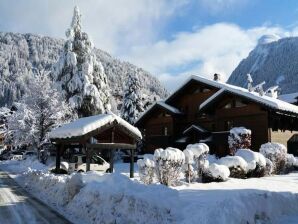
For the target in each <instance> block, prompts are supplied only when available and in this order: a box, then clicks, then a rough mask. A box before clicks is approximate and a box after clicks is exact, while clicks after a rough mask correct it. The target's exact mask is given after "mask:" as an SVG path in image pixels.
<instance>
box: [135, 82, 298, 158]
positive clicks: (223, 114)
mask: <svg viewBox="0 0 298 224" xmlns="http://www.w3.org/2000/svg"><path fill="white" fill-rule="evenodd" d="M215 78H218V77H215ZM136 126H137V127H138V128H139V129H140V130H141V131H142V134H143V137H144V153H152V152H153V151H154V150H155V149H156V148H165V147H168V146H172V147H177V148H180V149H184V148H185V147H186V145H187V144H191V143H197V142H204V143H206V144H208V145H209V147H210V149H211V153H215V154H217V155H218V156H223V155H226V154H228V153H229V150H228V134H229V130H230V129H231V128H232V127H246V128H248V129H250V130H251V131H252V147H251V148H252V150H255V151H258V150H259V148H260V145H261V144H263V143H266V142H270V141H272V142H280V143H283V144H287V141H288V139H290V138H291V136H292V135H293V134H295V133H294V132H295V131H298V107H297V106H295V105H292V104H289V103H287V102H284V101H281V100H278V99H276V98H273V97H270V96H267V95H263V96H260V94H259V93H256V92H249V91H248V90H247V89H244V88H240V87H237V86H233V85H229V84H226V83H223V82H220V81H215V80H209V79H206V78H203V77H200V76H192V77H190V78H189V79H188V80H187V81H186V82H185V83H184V84H183V85H182V86H181V87H180V88H178V90H176V91H175V92H174V93H173V94H172V95H170V96H169V97H168V98H167V99H166V100H165V101H163V102H157V103H155V104H154V105H153V106H152V107H151V108H150V109H148V110H147V111H146V112H145V113H144V114H143V115H142V116H141V117H140V118H139V119H138V120H137V122H136ZM297 151H298V150H297Z"/></svg>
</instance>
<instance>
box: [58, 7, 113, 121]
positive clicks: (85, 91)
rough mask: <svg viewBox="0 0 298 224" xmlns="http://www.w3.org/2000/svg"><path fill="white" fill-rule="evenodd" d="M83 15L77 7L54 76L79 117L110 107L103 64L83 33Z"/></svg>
mask: <svg viewBox="0 0 298 224" xmlns="http://www.w3.org/2000/svg"><path fill="white" fill-rule="evenodd" d="M81 27H82V26H81V14H80V12H79V9H78V7H75V8H74V15H73V18H72V22H71V26H70V28H69V29H68V30H67V31H66V37H67V41H66V43H65V45H64V51H63V52H62V54H61V56H60V59H59V61H58V63H57V64H56V65H55V66H54V69H53V72H52V77H53V79H54V80H55V81H56V82H57V83H58V86H59V88H60V89H61V90H62V91H63V93H64V95H65V97H66V99H67V100H68V102H69V103H70V105H71V107H72V108H74V109H75V110H76V111H77V112H78V115H79V117H84V116H90V115H95V114H99V113H105V112H107V111H109V110H110V108H111V106H110V102H109V97H110V95H109V92H110V91H109V87H108V81H107V77H106V75H105V73H104V69H103V66H102V64H101V63H100V62H99V61H98V60H97V58H96V55H95V54H94V52H93V44H92V42H91V41H90V39H89V37H88V34H87V33H85V32H82V29H81Z"/></svg>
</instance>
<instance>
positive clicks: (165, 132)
mask: <svg viewBox="0 0 298 224" xmlns="http://www.w3.org/2000/svg"><path fill="white" fill-rule="evenodd" d="M163 134H164V136H167V135H168V127H164V128H163Z"/></svg>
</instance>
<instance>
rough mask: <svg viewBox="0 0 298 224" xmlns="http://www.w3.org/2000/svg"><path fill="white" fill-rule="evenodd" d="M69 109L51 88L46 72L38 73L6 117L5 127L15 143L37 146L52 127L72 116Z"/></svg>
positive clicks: (44, 139) (58, 94) (16, 144)
mask: <svg viewBox="0 0 298 224" xmlns="http://www.w3.org/2000/svg"><path fill="white" fill-rule="evenodd" d="M72 116H73V115H72V109H71V108H70V106H69V105H68V104H67V103H65V100H64V98H63V97H62V95H61V94H60V93H59V92H58V91H57V89H55V88H54V87H53V84H52V82H51V80H50V79H49V78H48V75H45V74H38V75H36V76H35V79H32V80H31V85H28V89H27V91H26V94H25V95H24V96H23V97H22V99H21V101H20V103H18V104H17V108H16V111H15V112H14V113H13V114H12V115H11V116H10V117H9V118H8V121H7V129H8V132H9V135H8V136H10V137H12V143H13V145H15V146H21V145H32V146H34V147H37V148H39V147H40V146H41V144H42V143H43V142H44V141H46V140H47V133H48V132H49V131H50V130H51V129H52V128H54V127H56V126H58V125H60V124H63V123H65V122H67V121H69V120H70V119H72Z"/></svg>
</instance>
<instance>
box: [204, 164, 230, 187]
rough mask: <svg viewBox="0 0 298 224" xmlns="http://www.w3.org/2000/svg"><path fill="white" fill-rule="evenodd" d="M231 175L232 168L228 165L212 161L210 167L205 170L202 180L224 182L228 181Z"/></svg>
mask: <svg viewBox="0 0 298 224" xmlns="http://www.w3.org/2000/svg"><path fill="white" fill-rule="evenodd" d="M229 176H230V170H229V168H228V167H227V166H224V165H218V164H216V163H212V164H211V165H210V166H208V168H206V169H205V170H203V174H202V182H203V183H209V182H222V181H226V180H227V179H228V178H229Z"/></svg>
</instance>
